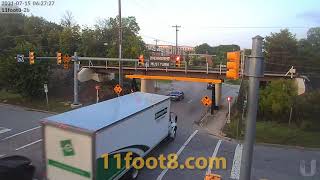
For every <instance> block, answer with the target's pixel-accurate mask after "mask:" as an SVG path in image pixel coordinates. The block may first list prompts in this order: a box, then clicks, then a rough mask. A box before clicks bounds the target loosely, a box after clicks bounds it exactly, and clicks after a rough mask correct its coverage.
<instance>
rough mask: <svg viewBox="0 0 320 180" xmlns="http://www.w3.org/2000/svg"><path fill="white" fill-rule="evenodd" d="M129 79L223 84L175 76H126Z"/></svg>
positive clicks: (212, 80) (215, 80)
mask: <svg viewBox="0 0 320 180" xmlns="http://www.w3.org/2000/svg"><path fill="white" fill-rule="evenodd" d="M126 78H129V79H152V80H172V81H189V82H203V83H213V84H220V83H222V80H221V79H204V78H190V77H175V76H147V75H138V74H133V75H126Z"/></svg>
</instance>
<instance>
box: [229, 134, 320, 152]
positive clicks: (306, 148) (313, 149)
mask: <svg viewBox="0 0 320 180" xmlns="http://www.w3.org/2000/svg"><path fill="white" fill-rule="evenodd" d="M228 138H229V137H228ZM229 139H230V141H231V142H235V143H238V144H240V143H241V144H243V140H237V139H233V138H229ZM255 145H260V146H269V147H275V148H283V149H296V150H307V151H320V148H311V147H303V146H292V145H283V144H272V143H263V142H260V143H255Z"/></svg>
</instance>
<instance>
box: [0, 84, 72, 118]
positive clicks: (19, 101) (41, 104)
mask: <svg viewBox="0 0 320 180" xmlns="http://www.w3.org/2000/svg"><path fill="white" fill-rule="evenodd" d="M0 103H5V104H12V105H20V106H23V107H27V108H32V109H39V110H45V111H51V112H57V113H60V112H65V111H68V110H71V107H70V103H71V102H67V101H66V100H63V99H53V98H50V97H49V107H47V105H46V100H45V99H28V98H24V97H22V96H21V95H19V94H16V93H13V92H8V91H4V90H0Z"/></svg>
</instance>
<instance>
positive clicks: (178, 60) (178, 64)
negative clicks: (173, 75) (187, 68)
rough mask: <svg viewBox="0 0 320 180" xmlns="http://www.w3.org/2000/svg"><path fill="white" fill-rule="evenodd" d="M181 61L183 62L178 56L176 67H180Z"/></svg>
mask: <svg viewBox="0 0 320 180" xmlns="http://www.w3.org/2000/svg"><path fill="white" fill-rule="evenodd" d="M180 63H181V60H180V56H177V57H176V67H180Z"/></svg>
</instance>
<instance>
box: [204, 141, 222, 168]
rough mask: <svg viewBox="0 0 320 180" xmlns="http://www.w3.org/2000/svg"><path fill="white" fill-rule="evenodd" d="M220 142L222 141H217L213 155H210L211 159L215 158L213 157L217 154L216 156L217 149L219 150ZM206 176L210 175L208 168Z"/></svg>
mask: <svg viewBox="0 0 320 180" xmlns="http://www.w3.org/2000/svg"><path fill="white" fill-rule="evenodd" d="M221 142H222V140H219V141H218V143H217V145H216V147H215V148H214V151H213V153H212V156H211V158H215V157H217V154H218V151H219V148H220V145H221ZM207 174H211V169H210V166H208V170H207Z"/></svg>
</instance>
